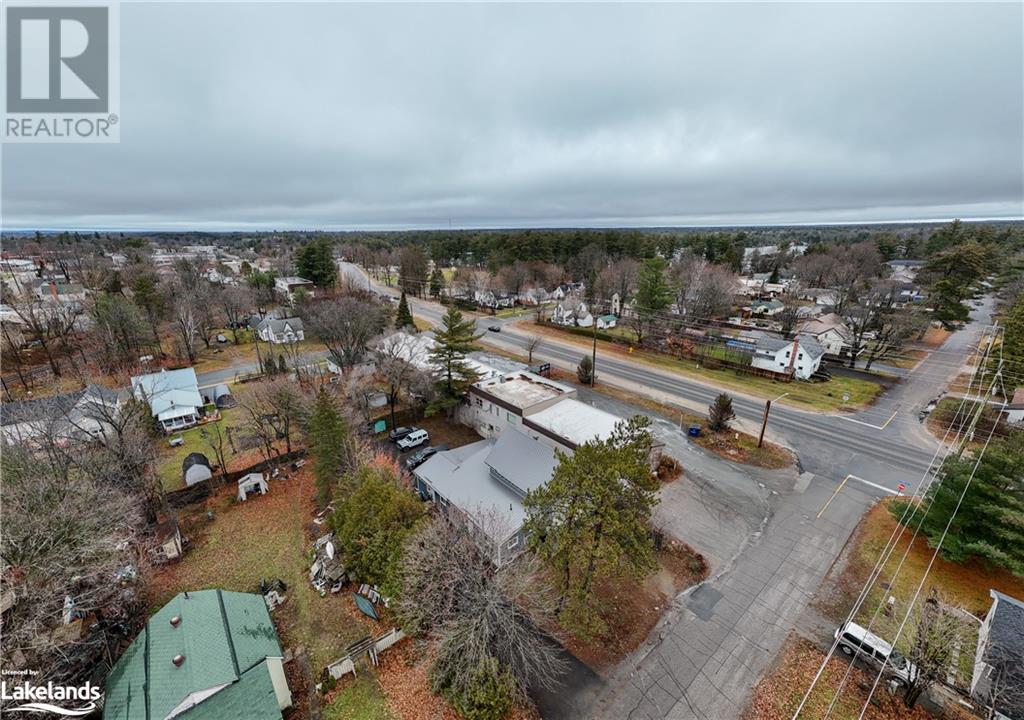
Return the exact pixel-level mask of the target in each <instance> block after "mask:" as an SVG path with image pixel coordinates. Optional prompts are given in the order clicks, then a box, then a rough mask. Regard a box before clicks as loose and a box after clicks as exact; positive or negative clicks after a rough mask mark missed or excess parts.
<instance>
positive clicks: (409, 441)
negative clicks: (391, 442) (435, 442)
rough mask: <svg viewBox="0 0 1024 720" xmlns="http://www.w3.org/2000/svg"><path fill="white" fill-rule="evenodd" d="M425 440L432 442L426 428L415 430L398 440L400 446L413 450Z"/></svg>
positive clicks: (403, 448)
mask: <svg viewBox="0 0 1024 720" xmlns="http://www.w3.org/2000/svg"><path fill="white" fill-rule="evenodd" d="M425 442H430V436H429V435H428V434H427V431H426V430H413V431H412V432H411V433H409V434H408V435H406V436H405V437H403V438H400V439H399V440H398V447H399V448H400V449H401V450H403V451H405V450H412V449H413V448H414V447H419V446H420V445H422V444H423V443H425Z"/></svg>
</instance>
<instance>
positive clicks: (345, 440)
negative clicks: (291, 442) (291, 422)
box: [306, 389, 350, 507]
mask: <svg viewBox="0 0 1024 720" xmlns="http://www.w3.org/2000/svg"><path fill="white" fill-rule="evenodd" d="M306 435H307V438H308V440H309V454H310V455H312V456H313V477H314V478H315V479H316V497H317V503H318V504H319V505H320V506H321V507H323V506H325V505H327V503H329V502H330V501H331V497H332V496H333V494H334V489H335V486H336V485H337V484H338V480H339V479H340V477H341V475H342V473H343V472H344V471H345V469H346V468H345V466H346V463H347V460H348V449H349V446H350V443H349V437H348V424H347V423H346V422H345V419H344V418H343V417H342V416H341V413H340V412H339V411H338V407H337V405H336V404H335V402H334V396H333V395H331V394H330V393H329V392H328V391H327V390H325V389H321V390H320V392H318V393H317V396H316V400H315V402H314V403H313V412H312V413H311V415H310V418H309V427H308V429H307V433H306Z"/></svg>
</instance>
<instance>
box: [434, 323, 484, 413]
mask: <svg viewBox="0 0 1024 720" xmlns="http://www.w3.org/2000/svg"><path fill="white" fill-rule="evenodd" d="M479 338H480V335H478V334H477V333H476V323H475V322H474V321H473V319H472V318H465V317H463V315H462V313H461V312H459V311H458V310H457V309H456V308H455V307H454V306H452V307H449V308H448V312H446V313H445V315H444V317H443V318H441V327H439V328H437V327H435V328H434V340H435V341H437V345H435V346H434V348H433V349H432V350H431V351H430V359H431V361H433V363H434V364H435V365H436V366H437V367H438V368H440V369H441V377H440V380H439V381H438V384H437V385H438V391H439V392H438V397H437V399H436V400H435V401H434V402H433V403H431V406H430V407H429V408H428V412H437V411H438V410H448V409H449V408H452V407H454V406H455V405H457V404H458V403H459V400H460V399H461V398H462V396H463V394H464V393H465V392H466V388H468V387H469V386H470V385H471V384H473V383H474V382H476V380H477V379H478V378H479V376H478V375H477V373H476V371H474V370H473V368H471V367H470V366H469V364H468V363H467V362H466V355H467V354H469V353H470V352H471V351H472V350H473V349H474V343H475V342H476V341H477V340H478V339H479Z"/></svg>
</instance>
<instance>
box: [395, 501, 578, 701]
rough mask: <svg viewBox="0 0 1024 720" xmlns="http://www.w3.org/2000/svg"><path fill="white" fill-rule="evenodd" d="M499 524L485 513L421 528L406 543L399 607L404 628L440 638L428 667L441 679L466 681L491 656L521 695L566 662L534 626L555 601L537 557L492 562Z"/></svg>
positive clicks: (555, 676) (552, 682) (549, 683)
mask: <svg viewBox="0 0 1024 720" xmlns="http://www.w3.org/2000/svg"><path fill="white" fill-rule="evenodd" d="M485 526H486V527H488V528H491V531H488V530H486V529H484V528H485ZM500 526H501V523H500V521H498V520H494V519H490V517H489V516H488V515H487V514H482V515H480V516H479V517H477V518H475V520H474V521H470V522H468V523H467V524H465V525H463V524H462V523H456V522H453V521H449V520H448V519H446V518H444V517H438V518H435V519H434V520H433V521H432V522H431V523H429V524H428V525H426V526H424V527H423V528H422V529H420V530H419V531H418V532H417V533H416V534H415V535H414V536H413V537H412V538H411V539H410V540H409V541H408V543H407V544H406V547H405V551H404V554H403V559H402V566H401V570H400V576H401V579H400V581H399V582H400V585H401V588H402V590H401V592H400V594H399V598H398V600H397V605H396V608H397V610H398V612H399V615H400V617H401V618H402V624H403V627H404V628H405V629H406V630H408V631H409V632H411V633H413V634H416V635H426V636H429V637H431V638H432V639H434V641H435V642H437V643H438V646H439V648H440V656H439V657H438V666H435V668H434V669H433V671H432V672H434V673H435V674H442V675H444V676H446V678H447V681H448V682H447V683H446V684H448V685H451V686H455V687H464V686H466V685H467V684H468V683H469V682H470V677H469V674H470V672H471V671H472V669H473V668H475V667H477V665H478V664H479V663H480V661H481V659H483V658H484V657H488V656H490V657H494V658H496V659H497V660H498V662H499V663H500V665H501V666H502V667H505V668H508V669H509V671H510V672H511V674H512V676H513V678H514V680H515V686H516V691H517V692H518V693H519V694H520V696H521V697H522V696H525V693H526V691H527V689H528V688H529V687H536V686H541V687H547V688H552V687H555V686H557V684H558V683H559V678H560V676H561V675H562V673H563V671H564V669H565V668H564V662H563V661H562V660H561V658H560V657H559V656H558V654H557V651H556V646H555V645H554V643H553V642H552V640H551V639H550V638H549V637H548V635H547V634H546V633H545V632H544V631H543V630H541V629H540V627H539V623H542V622H544V621H545V620H549V619H550V618H551V617H552V614H553V612H554V600H553V598H552V596H551V592H550V591H549V589H548V586H547V584H546V583H545V582H544V580H543V576H542V573H541V572H540V570H539V567H538V565H537V561H536V559H535V558H534V557H533V556H532V555H522V556H520V557H518V558H517V559H516V560H514V561H513V562H512V563H511V564H508V565H505V566H503V567H502V568H501V569H497V568H495V566H494V564H493V563H492V560H491V557H490V552H489V545H488V543H489V542H490V541H489V539H488V538H489V537H490V536H491V535H495V536H499V537H500V536H502V533H501V532H500V531H496V528H498V527H500ZM456 648H457V649H456Z"/></svg>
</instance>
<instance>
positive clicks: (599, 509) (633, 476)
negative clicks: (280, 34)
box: [524, 415, 657, 635]
mask: <svg viewBox="0 0 1024 720" xmlns="http://www.w3.org/2000/svg"><path fill="white" fill-rule="evenodd" d="M650 425H651V421H650V419H649V418H646V417H643V416H639V415H638V416H634V417H633V418H631V419H630V420H628V421H625V422H622V423H619V425H618V426H617V427H616V429H615V432H614V433H613V434H612V436H611V437H610V438H608V439H607V440H593V441H591V442H588V443H586V444H585V445H581V446H580V447H578V448H576V451H575V452H574V453H573V454H572V455H562V454H561V453H559V465H558V467H557V468H556V469H555V473H554V476H553V477H552V478H551V480H550V482H548V483H547V484H546V485H544V486H542V487H540V488H538V489H537V490H533V491H531V492H530V493H528V494H527V496H526V500H525V501H524V505H525V507H526V513H527V519H526V529H527V533H528V536H529V542H530V544H531V545H532V546H533V548H534V549H535V550H536V552H537V554H538V556H539V557H540V558H541V559H542V560H543V561H544V562H545V563H546V564H547V565H548V566H549V567H550V568H551V570H552V573H553V576H554V578H555V582H556V587H557V590H558V592H559V597H560V606H559V611H560V616H561V618H562V621H563V623H565V624H566V625H567V626H569V627H572V628H574V629H576V630H578V631H579V632H581V633H583V634H585V635H594V634H598V635H599V634H600V633H601V632H603V630H604V628H605V623H604V621H603V620H602V619H601V610H602V608H601V606H600V604H599V601H598V599H597V598H596V596H595V595H594V593H593V589H594V586H595V584H596V583H598V582H600V581H601V580H604V579H608V578H615V577H619V576H621V574H622V573H626V574H630V575H633V576H635V577H642V576H643V575H644V574H645V573H646V572H648V571H649V570H650V569H652V568H653V567H654V546H653V542H652V538H651V529H650V524H649V523H650V518H651V512H652V510H653V508H654V505H655V503H656V502H657V497H656V494H655V491H656V486H657V481H656V480H655V479H654V478H653V476H652V474H651V470H650V459H649V458H650V450H651V444H652V438H651V430H650Z"/></svg>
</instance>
